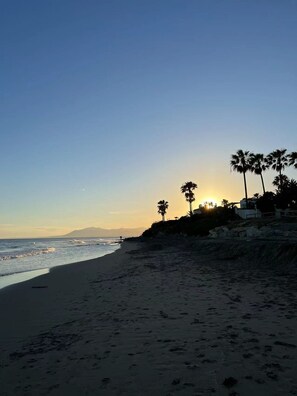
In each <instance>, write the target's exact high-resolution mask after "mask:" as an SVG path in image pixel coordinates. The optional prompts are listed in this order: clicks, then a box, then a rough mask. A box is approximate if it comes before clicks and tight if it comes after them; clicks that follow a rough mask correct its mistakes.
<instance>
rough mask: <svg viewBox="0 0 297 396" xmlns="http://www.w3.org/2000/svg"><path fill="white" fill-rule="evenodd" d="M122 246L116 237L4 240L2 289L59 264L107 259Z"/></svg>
mask: <svg viewBox="0 0 297 396" xmlns="http://www.w3.org/2000/svg"><path fill="white" fill-rule="evenodd" d="M119 246H120V244H119V239H116V238H80V239H70V238H46V239H0V288H2V287H5V286H8V285H10V284H13V283H18V282H21V281H24V280H27V279H30V278H32V277H34V276H38V275H41V274H44V273H46V272H48V271H49V269H50V268H52V267H56V266H58V265H64V264H70V263H75V262H77V261H84V260H89V259H93V258H97V257H102V256H105V255H106V254H109V253H112V252H114V251H115V250H116V249H118V248H119Z"/></svg>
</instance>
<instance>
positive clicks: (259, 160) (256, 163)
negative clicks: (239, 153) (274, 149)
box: [249, 153, 269, 194]
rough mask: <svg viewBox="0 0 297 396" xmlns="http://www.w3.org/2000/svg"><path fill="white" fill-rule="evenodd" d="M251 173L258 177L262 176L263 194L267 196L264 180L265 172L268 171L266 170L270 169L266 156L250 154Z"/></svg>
mask: <svg viewBox="0 0 297 396" xmlns="http://www.w3.org/2000/svg"><path fill="white" fill-rule="evenodd" d="M249 163H250V171H251V172H253V173H255V174H256V175H260V177H261V182H262V188H263V194H265V186H264V180H263V174H262V173H263V172H265V171H266V169H268V168H269V164H268V162H267V160H266V158H265V157H264V154H254V153H250V161H249Z"/></svg>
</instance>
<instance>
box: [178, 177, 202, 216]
mask: <svg viewBox="0 0 297 396" xmlns="http://www.w3.org/2000/svg"><path fill="white" fill-rule="evenodd" d="M197 187H198V186H197V184H196V183H193V182H191V181H189V182H186V183H184V184H183V185H182V186H181V188H180V189H181V192H182V193H183V194H185V197H186V201H187V202H189V205H190V215H191V216H192V214H193V210H192V202H194V201H195V194H194V192H193V190H195V189H196V188H197Z"/></svg>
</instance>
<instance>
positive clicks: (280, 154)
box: [267, 149, 289, 190]
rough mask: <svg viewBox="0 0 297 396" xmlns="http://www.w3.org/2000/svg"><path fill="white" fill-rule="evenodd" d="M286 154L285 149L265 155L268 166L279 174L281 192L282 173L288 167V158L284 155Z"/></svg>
mask: <svg viewBox="0 0 297 396" xmlns="http://www.w3.org/2000/svg"><path fill="white" fill-rule="evenodd" d="M286 152H287V149H281V150H279V149H277V150H274V151H272V152H271V153H270V154H268V155H267V162H268V164H269V165H270V166H271V168H272V169H274V170H275V171H277V172H278V174H279V183H280V186H279V188H280V190H282V187H283V181H284V179H283V178H282V171H283V170H284V169H285V168H286V167H287V166H288V165H289V158H288V155H286Z"/></svg>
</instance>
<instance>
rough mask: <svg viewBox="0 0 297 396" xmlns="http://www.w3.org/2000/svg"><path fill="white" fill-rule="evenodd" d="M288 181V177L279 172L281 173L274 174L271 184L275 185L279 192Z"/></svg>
mask: <svg viewBox="0 0 297 396" xmlns="http://www.w3.org/2000/svg"><path fill="white" fill-rule="evenodd" d="M289 182H290V179H289V178H288V176H286V175H283V174H281V175H278V176H275V178H274V180H273V182H272V184H273V185H274V186H275V187H277V189H278V190H279V191H280V192H281V191H282V190H283V189H284V187H286V186H288V184H289Z"/></svg>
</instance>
